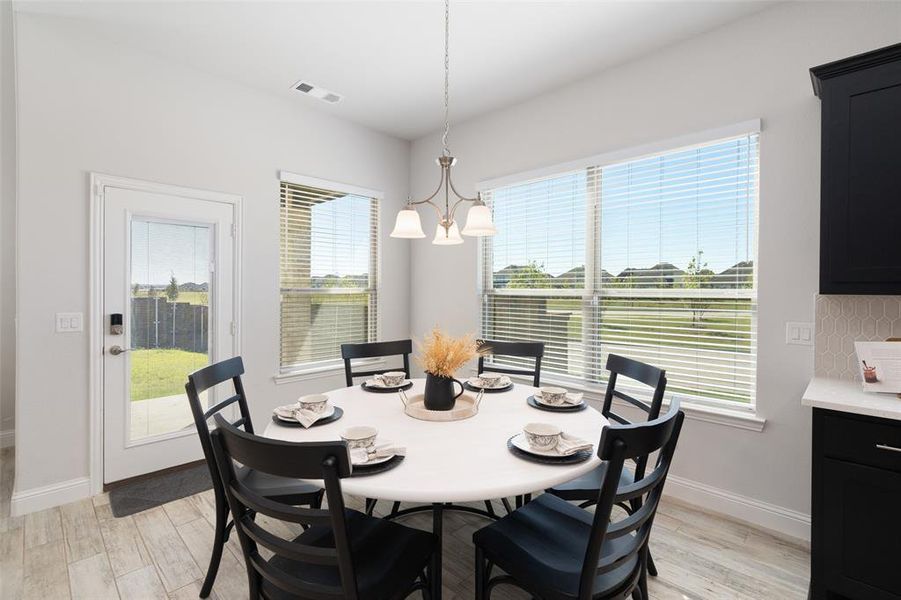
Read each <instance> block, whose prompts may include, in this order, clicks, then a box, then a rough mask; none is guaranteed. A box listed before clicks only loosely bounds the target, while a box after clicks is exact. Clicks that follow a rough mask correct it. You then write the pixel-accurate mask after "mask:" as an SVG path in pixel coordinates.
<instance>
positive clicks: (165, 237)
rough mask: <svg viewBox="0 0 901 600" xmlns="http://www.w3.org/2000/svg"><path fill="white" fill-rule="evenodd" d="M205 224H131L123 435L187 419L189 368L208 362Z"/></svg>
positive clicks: (181, 424)
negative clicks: (125, 430) (126, 403)
mask: <svg viewBox="0 0 901 600" xmlns="http://www.w3.org/2000/svg"><path fill="white" fill-rule="evenodd" d="M210 237H211V232H210V227H209V226H207V225H185V224H176V223H164V222H153V221H147V220H134V221H133V222H132V226H131V291H130V298H131V302H130V305H131V306H130V308H131V318H130V329H129V332H128V334H129V339H130V344H131V345H130V347H131V348H132V350H131V351H130V353H129V360H130V365H131V368H130V372H129V376H130V378H129V402H130V407H129V408H130V410H129V414H130V431H129V439H131V440H136V439H141V438H145V437H150V436H157V435H163V434H167V433H172V432H175V431H179V430H182V429H185V428H187V427H191V426H193V423H194V420H193V417H192V415H191V409H190V407H189V406H188V401H187V398H186V396H185V382H186V381H187V376H188V374H189V373H192V372H193V371H196V370H197V369H199V368H201V367H204V366H206V365H207V364H209V362H210V355H209V346H210V242H211V239H210Z"/></svg>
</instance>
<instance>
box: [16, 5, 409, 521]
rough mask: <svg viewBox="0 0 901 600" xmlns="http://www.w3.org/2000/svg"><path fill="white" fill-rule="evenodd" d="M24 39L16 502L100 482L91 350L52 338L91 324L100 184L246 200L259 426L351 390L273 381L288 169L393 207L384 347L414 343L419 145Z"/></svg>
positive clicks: (37, 29)
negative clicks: (282, 181)
mask: <svg viewBox="0 0 901 600" xmlns="http://www.w3.org/2000/svg"><path fill="white" fill-rule="evenodd" d="M17 35H18V40H17V46H18V47H17V52H18V53H17V67H18V77H19V87H18V107H19V140H20V148H19V150H20V152H19V174H20V177H19V182H18V183H19V202H18V207H19V230H18V232H19V236H18V238H19V260H18V267H19V288H18V299H19V322H20V323H21V328H20V335H19V338H18V358H19V364H18V373H19V393H18V398H17V413H16V414H17V423H16V429H17V440H18V447H17V452H16V475H17V481H16V495H17V497H28V495H29V494H30V493H31V492H33V491H34V490H35V489H36V488H43V487H44V486H53V485H56V484H59V483H61V482H67V481H71V480H77V479H79V478H83V477H85V476H87V475H88V369H87V367H88V337H87V333H85V334H83V335H81V334H55V333H54V313H56V312H57V311H80V312H84V313H86V314H87V313H88V311H89V306H88V273H89V263H88V258H89V252H88V247H89V245H88V241H89V237H88V226H89V224H88V221H89V197H88V173H89V172H91V171H99V172H103V173H109V174H114V175H120V176H125V177H134V178H139V179H145V180H151V181H158V182H164V183H168V184H175V185H183V186H189V187H196V188H201V189H210V190H218V191H224V192H228V193H233V194H240V195H242V196H243V197H244V228H243V240H244V248H243V251H244V292H243V304H244V306H243V323H242V324H243V329H242V331H243V355H244V357H245V365H246V368H247V371H248V373H247V377H246V386H247V388H248V393H249V395H250V400H251V405H252V407H253V413H254V418H255V419H256V420H257V422H258V423H264V422H265V420H266V419H268V418H269V411H270V409H271V408H272V407H273V406H275V405H277V404H279V403H285V402H287V401H290V400H293V399H294V398H296V397H297V396H298V395H299V394H300V393H302V391H306V390H319V389H327V388H333V387H338V386H341V385H343V374H342V375H340V376H335V377H328V378H321V379H316V380H313V381H310V382H307V383H302V384H301V383H294V384H287V385H279V386H277V385H276V384H275V383H274V381H273V375H274V374H275V371H276V368H277V365H278V347H279V340H278V324H279V318H278V315H279V306H278V302H279V295H278V239H279V235H278V214H279V213H278V197H279V182H278V175H277V174H278V171H279V170H280V169H287V170H290V171H293V172H296V173H302V174H306V175H311V176H314V177H319V178H324V179H329V180H333V181H339V182H346V183H350V184H355V185H358V186H363V187H367V188H371V189H378V190H382V191H384V192H385V198H386V200H385V202H384V203H383V212H384V216H383V219H384V222H385V223H387V224H386V225H384V226H383V229H382V237H383V238H384V239H383V242H384V243H383V245H382V262H383V264H384V265H390V266H391V268H385V269H383V278H382V280H381V284H382V297H381V299H380V302H379V304H380V306H381V307H382V308H383V318H382V335H383V336H384V337H385V338H394V337H407V335H408V332H409V321H408V309H409V295H408V290H409V276H408V271H409V268H408V266H409V256H408V247H407V246H406V245H405V244H397V243H388V238H387V234H388V232H390V229H389V225H390V223H391V222H392V219H393V214H394V213H395V212H396V210H397V208H398V207H399V206H400V201H402V200H403V199H404V198H406V195H407V186H408V168H409V143H408V142H406V141H401V140H397V139H394V138H391V137H388V136H386V135H383V134H379V133H375V132H372V131H370V130H367V129H365V128H363V127H360V126H356V125H352V124H350V123H347V122H343V121H340V120H337V119H335V118H332V117H328V116H324V115H323V114H322V113H318V112H315V111H312V110H310V109H308V108H306V107H304V106H303V105H302V103H301V102H300V101H299V100H298V102H292V101H290V99H288V100H285V99H280V98H276V97H270V96H267V95H263V94H261V93H258V92H256V91H253V90H250V89H248V88H245V87H241V86H238V85H235V84H232V83H229V82H226V81H225V80H222V79H218V78H215V77H212V76H208V75H205V74H204V73H201V72H198V71H195V70H191V69H189V68H184V67H181V66H179V65H177V64H173V63H171V62H165V61H163V60H160V59H157V58H156V57H154V56H151V55H149V54H143V53H140V52H137V51H134V50H132V49H129V48H127V47H122V46H115V45H112V44H110V43H108V42H105V41H103V40H100V39H96V38H93V37H90V36H84V35H82V34H80V33H79V27H78V23H77V22H75V21H67V20H65V19H57V18H53V17H45V16H35V15H29V14H21V13H20V14H18V15H17ZM397 199H399V200H397ZM79 489H80V488H79ZM15 504H16V502H15V497H14V505H15Z"/></svg>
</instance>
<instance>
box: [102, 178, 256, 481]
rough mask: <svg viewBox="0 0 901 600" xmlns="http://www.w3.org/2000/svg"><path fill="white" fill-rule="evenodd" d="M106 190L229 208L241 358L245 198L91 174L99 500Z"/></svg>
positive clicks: (236, 345)
mask: <svg viewBox="0 0 901 600" xmlns="http://www.w3.org/2000/svg"><path fill="white" fill-rule="evenodd" d="M106 188H118V189H126V190H133V191H139V192H150V193H157V194H166V195H169V196H182V197H185V198H194V199H197V200H209V201H212V202H221V203H224V204H229V205H231V206H232V210H233V216H234V224H235V227H234V231H233V232H232V233H233V236H232V244H233V247H234V256H235V260H234V286H233V299H232V301H233V302H234V314H235V315H236V318H237V325H236V327H235V335H234V340H233V341H234V351H235V355H238V354H240V353H241V329H242V327H241V324H242V323H243V313H242V312H241V272H242V243H241V232H242V227H241V226H242V221H243V219H242V218H243V202H242V200H243V198H242V197H241V196H238V195H235V194H227V193H224V192H213V191H209V190H200V189H195V188H188V187H181V186H175V185H168V184H163V183H156V182H152V181H143V180H140V179H131V178H127V177H117V176H115V175H105V174H103V173H91V175H90V188H89V190H88V197H89V198H90V207H91V216H90V225H91V231H90V244H91V249H90V250H91V253H90V289H89V300H88V306H89V313H88V319H87V326H88V344H89V355H88V356H89V359H88V397H89V401H90V409H89V410H90V412H89V430H90V448H89V460H90V463H89V469H90V472H89V476H88V477H89V479H90V493H91V495H96V494H99V493H101V492H102V491H103V439H104V438H103V434H104V432H103V330H102V327H103V324H104V322H105V318H104V315H103V259H104V251H105V248H104V244H103V225H104V206H103V200H104V192H105V190H106Z"/></svg>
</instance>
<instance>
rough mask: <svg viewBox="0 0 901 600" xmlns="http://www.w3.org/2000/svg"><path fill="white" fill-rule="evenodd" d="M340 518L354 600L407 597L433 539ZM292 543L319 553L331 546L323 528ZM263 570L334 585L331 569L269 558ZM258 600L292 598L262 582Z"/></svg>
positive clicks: (353, 514) (351, 515) (352, 515)
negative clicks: (262, 597)
mask: <svg viewBox="0 0 901 600" xmlns="http://www.w3.org/2000/svg"><path fill="white" fill-rule="evenodd" d="M346 514H347V529H348V537H349V539H350V547H351V553H352V554H353V561H354V571H355V574H356V578H357V589H358V590H359V592H360V596H359V597H360V599H361V600H364V599H372V600H383V599H388V598H396V597H398V596H400V595H401V594H402V593H403V592H406V591H408V590H409V589H410V587H411V586H412V585H413V582H414V580H415V579H416V578H417V577H418V576H419V575H420V574H421V573H422V572H423V570H425V568H426V565H427V564H428V562H429V560H430V558H431V556H432V553H433V551H434V549H435V547H436V546H437V538H436V537H435V536H434V535H433V534H431V533H429V532H426V531H420V530H418V529H412V528H410V527H404V526H403V525H398V524H397V523H392V522H391V521H385V520H383V519H377V518H375V517H370V516H367V515H364V514H363V513H361V512H357V511H355V510H347V511H346ZM295 541H296V542H299V543H302V544H309V545H312V546H319V547H334V545H335V541H334V538H333V536H332V530H331V528H330V527H323V526H315V527H311V528H310V529H308V530H306V531H305V532H303V533H302V534H300V535H299V536H298V537H297V538H295ZM269 564H270V565H271V566H273V567H276V568H278V569H281V570H282V571H285V572H286V573H289V574H291V575H294V576H295V577H297V578H299V579H303V580H304V581H307V582H309V583H316V584H322V585H327V586H338V585H340V578H339V574H338V569H337V567H330V566H324V565H315V564H310V563H300V562H297V561H293V560H290V559H287V558H283V557H279V556H274V557H272V558H271V559H270V560H269ZM263 594H264V595H265V596H266V597H267V598H271V599H272V600H287V599H289V598H293V596H292V595H290V594H288V593H286V592H284V591H283V590H280V589H278V588H276V587H275V586H273V585H272V584H270V583H268V582H265V581H264V583H263Z"/></svg>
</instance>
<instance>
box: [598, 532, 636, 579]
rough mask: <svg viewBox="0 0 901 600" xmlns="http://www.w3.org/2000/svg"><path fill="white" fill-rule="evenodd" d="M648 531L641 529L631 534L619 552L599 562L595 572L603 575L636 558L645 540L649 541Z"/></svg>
mask: <svg viewBox="0 0 901 600" xmlns="http://www.w3.org/2000/svg"><path fill="white" fill-rule="evenodd" d="M648 533H649V532H641V531H639V533H637V534H635V535H632V536H630V537H629V538H628V539H627V540H626V543H625V544H624V545H623V547H622V548H619V549H618V552H616V553H615V554H611V555H609V556H605V557H604V558H602V559H601V560H600V561H599V562H598V566H597V568H596V569H595V574H597V575H603V574H604V573H609V572H610V571H613V570H614V569H618V568H619V567H621V566H622V565H623V564H624V563H626V562H628V561H629V560H631V559H632V558H634V557H635V556H636V555H637V554H638V553H639V552H640V551H641V548H642V546H644V545H645V542H647V539H648Z"/></svg>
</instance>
